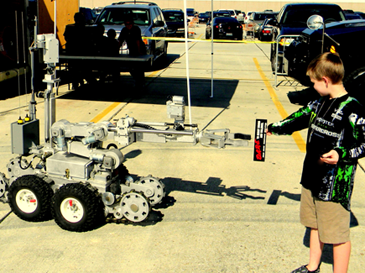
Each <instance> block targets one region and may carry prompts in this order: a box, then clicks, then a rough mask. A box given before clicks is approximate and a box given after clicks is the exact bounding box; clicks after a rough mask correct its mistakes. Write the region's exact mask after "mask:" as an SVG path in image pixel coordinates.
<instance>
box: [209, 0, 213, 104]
mask: <svg viewBox="0 0 365 273" xmlns="http://www.w3.org/2000/svg"><path fill="white" fill-rule="evenodd" d="M210 10H211V13H210V29H211V35H210V36H211V37H210V38H211V46H210V47H211V52H210V56H211V68H210V70H211V76H210V97H211V98H213V95H214V94H213V92H214V80H213V60H214V58H213V55H214V51H213V39H214V38H213V34H214V29H213V25H212V24H213V0H210Z"/></svg>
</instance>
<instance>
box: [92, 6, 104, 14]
mask: <svg viewBox="0 0 365 273" xmlns="http://www.w3.org/2000/svg"><path fill="white" fill-rule="evenodd" d="M102 10H103V7H95V8H93V11H94V13H95V14H96V16H98V15H99V14H100V12H101V11H102Z"/></svg>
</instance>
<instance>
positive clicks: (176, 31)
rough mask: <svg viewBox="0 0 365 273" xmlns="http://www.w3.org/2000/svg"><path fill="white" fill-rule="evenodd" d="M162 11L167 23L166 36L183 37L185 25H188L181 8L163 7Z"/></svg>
mask: <svg viewBox="0 0 365 273" xmlns="http://www.w3.org/2000/svg"><path fill="white" fill-rule="evenodd" d="M162 13H163V16H164V18H165V21H166V24H167V36H169V37H185V27H188V22H185V19H184V12H183V11H182V9H163V10H162Z"/></svg>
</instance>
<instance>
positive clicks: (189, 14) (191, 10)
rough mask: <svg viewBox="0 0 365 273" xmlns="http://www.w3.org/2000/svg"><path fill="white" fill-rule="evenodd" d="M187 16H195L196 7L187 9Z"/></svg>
mask: <svg viewBox="0 0 365 273" xmlns="http://www.w3.org/2000/svg"><path fill="white" fill-rule="evenodd" d="M186 14H187V16H194V9H186Z"/></svg>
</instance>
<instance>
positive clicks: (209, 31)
mask: <svg viewBox="0 0 365 273" xmlns="http://www.w3.org/2000/svg"><path fill="white" fill-rule="evenodd" d="M212 35H213V39H236V40H242V35H243V33H242V25H241V24H240V23H239V22H238V21H237V19H235V18H232V17H215V18H213V21H212V22H209V23H207V27H206V30H205V38H206V39H209V38H211V37H212Z"/></svg>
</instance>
